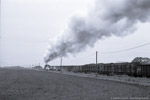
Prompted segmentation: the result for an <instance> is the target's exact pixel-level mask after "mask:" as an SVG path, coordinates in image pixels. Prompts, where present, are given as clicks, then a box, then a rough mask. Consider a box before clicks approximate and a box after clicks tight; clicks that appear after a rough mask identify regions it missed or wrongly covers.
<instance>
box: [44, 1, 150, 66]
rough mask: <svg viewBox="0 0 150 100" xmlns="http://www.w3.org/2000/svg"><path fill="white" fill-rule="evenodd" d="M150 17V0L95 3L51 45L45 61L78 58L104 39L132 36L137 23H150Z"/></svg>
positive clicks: (75, 17)
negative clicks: (81, 53) (74, 55)
mask: <svg viewBox="0 0 150 100" xmlns="http://www.w3.org/2000/svg"><path fill="white" fill-rule="evenodd" d="M149 15H150V0H96V1H95V5H94V6H93V8H92V9H89V10H88V11H87V14H86V15H85V16H81V15H76V16H73V17H72V18H71V19H70V22H69V23H68V25H67V28H66V29H64V31H63V33H62V34H61V35H60V36H58V37H57V38H56V39H53V40H51V41H50V44H49V48H48V49H47V52H46V54H45V56H44V61H45V63H47V62H49V61H52V60H54V59H56V58H58V57H64V56H67V55H68V54H69V53H71V54H76V53H78V52H80V51H82V50H84V49H86V47H92V46H94V44H95V42H96V41H97V40H99V39H102V38H105V37H110V36H112V35H115V36H125V35H127V34H130V33H132V32H133V31H134V30H135V25H136V23H137V22H146V21H149Z"/></svg>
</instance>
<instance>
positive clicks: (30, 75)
mask: <svg viewBox="0 0 150 100" xmlns="http://www.w3.org/2000/svg"><path fill="white" fill-rule="evenodd" d="M118 98H120V99H123V98H124V99H132V100H137V99H139V98H141V99H140V100H145V99H147V100H148V99H150V87H149V86H142V85H134V84H128V83H122V82H115V81H107V80H100V79H92V78H83V77H78V76H71V75H64V74H59V73H52V72H46V71H36V70H28V69H2V68H1V69H0V100H112V99H113V100H115V99H117V100H118Z"/></svg>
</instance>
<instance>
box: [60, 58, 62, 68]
mask: <svg viewBox="0 0 150 100" xmlns="http://www.w3.org/2000/svg"><path fill="white" fill-rule="evenodd" d="M60 66H62V57H61V59H60Z"/></svg>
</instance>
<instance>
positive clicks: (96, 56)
mask: <svg viewBox="0 0 150 100" xmlns="http://www.w3.org/2000/svg"><path fill="white" fill-rule="evenodd" d="M97 54H98V52H97V51H96V64H97Z"/></svg>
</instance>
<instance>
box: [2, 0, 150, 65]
mask: <svg viewBox="0 0 150 100" xmlns="http://www.w3.org/2000/svg"><path fill="white" fill-rule="evenodd" d="M91 2H92V1H91V0H1V40H0V65H1V66H11V65H23V66H29V65H32V64H38V63H41V64H44V63H43V55H44V53H45V50H46V48H47V46H48V40H49V39H52V38H55V37H56V36H57V35H58V34H59V33H60V32H61V31H62V30H63V29H64V27H65V24H66V23H67V22H68V20H69V18H70V16H71V15H72V14H73V13H75V12H78V11H84V10H85V9H86V8H88V7H89V6H91ZM149 26H150V23H142V24H141V23H138V25H137V30H136V31H135V32H134V33H133V34H130V35H127V36H125V37H115V36H113V37H110V38H106V39H103V40H100V41H98V42H97V43H96V44H95V46H94V47H93V48H88V49H87V50H85V51H84V52H81V53H78V54H77V55H74V56H72V55H69V57H68V58H64V59H63V63H64V64H85V63H95V51H96V50H97V51H102V52H103V51H117V50H122V49H126V48H130V47H134V46H138V45H141V44H144V43H148V42H150V40H149V37H150V34H149V32H150V28H149ZM149 51H150V46H145V47H142V48H138V49H135V50H131V51H127V52H122V53H117V54H98V55H99V58H98V62H117V61H131V60H132V59H133V58H134V57H137V56H141V57H150V55H149V54H150V52H149ZM81 58H83V59H81ZM59 60H60V59H56V60H54V61H52V62H50V64H54V65H59V64H60V61H59Z"/></svg>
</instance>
